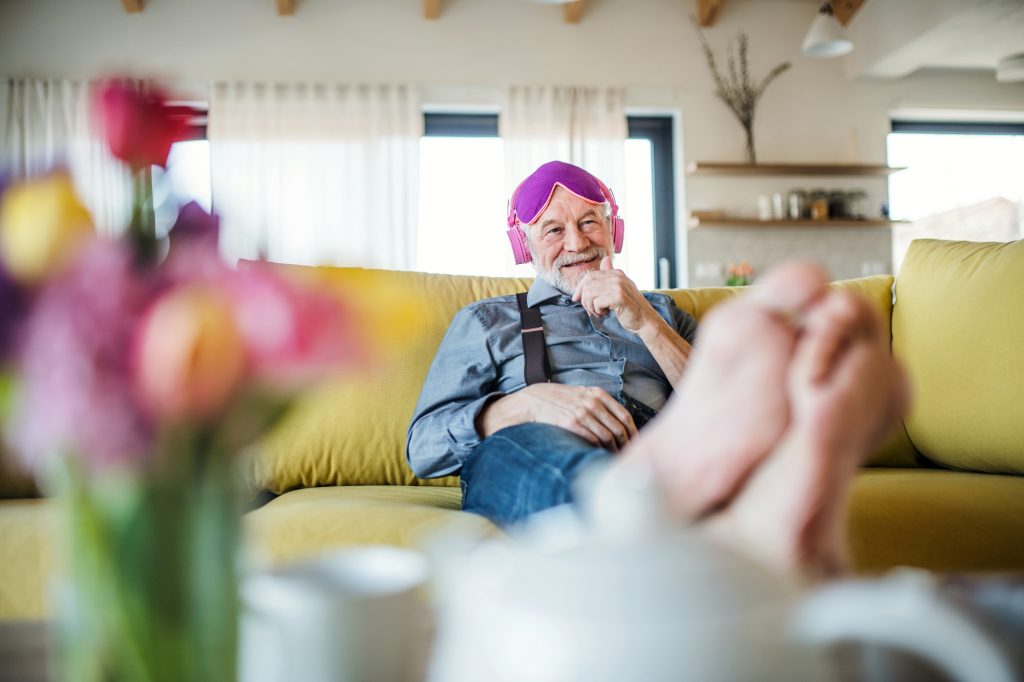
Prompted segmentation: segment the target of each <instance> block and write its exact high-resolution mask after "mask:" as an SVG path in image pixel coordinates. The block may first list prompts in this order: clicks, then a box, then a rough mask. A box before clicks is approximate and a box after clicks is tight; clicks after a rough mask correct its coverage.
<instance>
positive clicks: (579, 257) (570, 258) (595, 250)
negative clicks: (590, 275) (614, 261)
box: [534, 246, 608, 296]
mask: <svg viewBox="0 0 1024 682" xmlns="http://www.w3.org/2000/svg"><path fill="white" fill-rule="evenodd" d="M607 255H608V252H607V251H605V250H604V249H603V248H601V247H600V246H591V247H590V248H588V249H587V250H586V251H581V252H579V253H574V254H565V255H562V256H559V257H558V258H556V259H555V262H554V263H553V264H552V266H551V269H550V270H541V269H540V267H537V276H538V277H540V278H541V279H542V280H544V281H545V282H547V283H548V284H550V285H551V286H553V287H554V288H556V289H558V290H559V291H561V292H562V293H563V294H565V295H566V296H572V295H574V294H575V293H576V287H577V286H579V283H580V280H581V279H583V277H584V275H586V274H587V273H586V272H581V273H580V274H579V275H577V276H576V278H575V279H574V280H570V279H569V278H568V277H566V276H565V275H563V274H562V267H564V266H566V265H572V264H573V263H579V262H580V261H586V260H590V259H591V258H594V259H595V260H597V261H600V260H601V259H602V258H604V257H605V256H607ZM534 262H536V260H535V261H534Z"/></svg>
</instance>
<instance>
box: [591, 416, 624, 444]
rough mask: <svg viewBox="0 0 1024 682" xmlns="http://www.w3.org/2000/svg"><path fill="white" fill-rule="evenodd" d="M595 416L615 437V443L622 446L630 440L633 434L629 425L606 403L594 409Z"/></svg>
mask: <svg viewBox="0 0 1024 682" xmlns="http://www.w3.org/2000/svg"><path fill="white" fill-rule="evenodd" d="M594 416H595V417H597V419H598V420H600V422H601V423H602V424H603V425H604V427H605V428H606V429H608V430H609V431H610V432H611V433H612V435H613V436H614V437H615V445H616V446H617V447H619V448H622V447H624V446H625V445H626V443H628V442H629V439H630V437H631V434H630V432H629V427H628V426H626V425H625V424H624V423H623V421H622V419H621V418H620V417H618V416H617V415H615V414H613V413H612V412H611V411H610V410H609V409H608V408H607V407H606V406H605V405H602V406H601V409H598V410H595V411H594Z"/></svg>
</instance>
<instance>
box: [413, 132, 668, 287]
mask: <svg viewBox="0 0 1024 682" xmlns="http://www.w3.org/2000/svg"><path fill="white" fill-rule="evenodd" d="M498 116H499V114H494V113H451V112H424V114H423V136H424V137H500V134H499V132H498ZM626 123H627V127H628V131H629V132H628V136H629V138H631V139H644V140H647V141H649V142H650V143H651V166H652V167H651V181H652V190H653V193H654V197H653V207H654V253H653V254H652V256H653V257H654V272H655V279H656V280H659V279H660V272H661V268H660V267H659V263H661V261H662V259H665V260H666V261H667V262H668V281H667V282H661V281H657V285H658V287H659V288H674V287H676V286H677V285H678V284H677V275H676V230H675V225H676V195H675V182H676V179H675V163H674V153H673V152H674V146H673V145H674V141H673V135H674V132H673V130H674V121H673V118H672V116H668V115H664V116H627V117H626Z"/></svg>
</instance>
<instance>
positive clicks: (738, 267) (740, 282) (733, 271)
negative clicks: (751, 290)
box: [725, 261, 754, 287]
mask: <svg viewBox="0 0 1024 682" xmlns="http://www.w3.org/2000/svg"><path fill="white" fill-rule="evenodd" d="M726 271H727V273H728V275H729V276H728V277H727V278H726V280H725V286H727V287H745V286H748V285H750V284H753V283H754V267H753V266H752V265H751V264H750V263H748V262H747V261H743V262H741V263H729V267H728V268H727V269H726Z"/></svg>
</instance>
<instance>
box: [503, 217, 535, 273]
mask: <svg viewBox="0 0 1024 682" xmlns="http://www.w3.org/2000/svg"><path fill="white" fill-rule="evenodd" d="M506 234H507V235H508V241H509V243H511V244H512V254H513V255H514V256H515V258H516V265H522V264H523V263H529V262H530V261H531V260H533V258H532V257H531V256H530V249H529V247H528V246H527V245H526V233H525V232H523V230H522V229H521V228H519V227H518V226H516V227H510V228H509V229H508V230H507V231H506Z"/></svg>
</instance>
